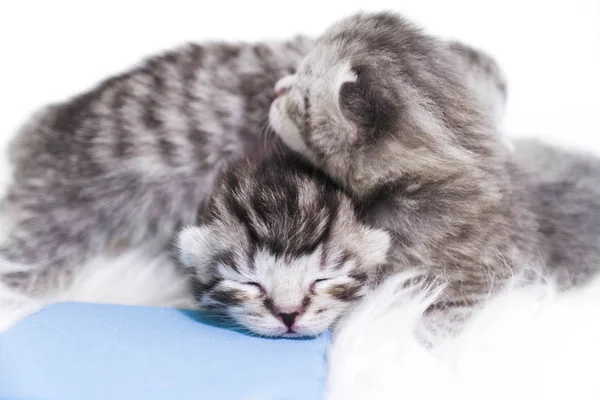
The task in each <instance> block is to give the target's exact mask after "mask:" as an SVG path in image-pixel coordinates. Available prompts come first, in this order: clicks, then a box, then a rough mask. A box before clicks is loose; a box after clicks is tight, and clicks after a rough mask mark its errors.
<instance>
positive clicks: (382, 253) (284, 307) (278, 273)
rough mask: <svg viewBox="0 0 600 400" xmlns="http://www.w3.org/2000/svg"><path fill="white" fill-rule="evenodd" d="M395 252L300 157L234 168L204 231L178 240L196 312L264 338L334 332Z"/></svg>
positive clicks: (224, 178)
mask: <svg viewBox="0 0 600 400" xmlns="http://www.w3.org/2000/svg"><path fill="white" fill-rule="evenodd" d="M389 244H390V238H389V235H388V234H387V233H385V232H383V231H381V230H376V229H371V228H369V227H367V226H365V225H363V224H362V223H360V222H358V220H357V218H356V215H355V209H354V204H353V202H352V201H351V199H350V197H349V196H348V195H346V194H345V193H344V192H343V191H342V190H341V189H340V188H338V187H337V186H336V185H334V184H333V182H331V181H330V180H329V179H328V178H327V177H325V176H324V175H323V174H322V173H320V172H319V171H317V170H315V169H314V168H312V167H310V166H309V165H307V164H305V163H303V162H300V160H297V157H285V158H280V157H271V158H267V159H263V160H261V161H258V162H257V161H247V160H244V161H242V162H238V163H235V164H234V165H232V166H231V167H230V168H228V169H227V170H226V171H225V172H224V173H223V174H222V175H221V177H220V178H219V179H218V181H217V184H216V189H215V192H214V194H213V196H212V198H211V201H210V204H209V206H208V207H207V209H205V210H204V211H203V215H202V216H201V217H200V220H199V221H198V224H197V225H192V226H188V227H186V228H184V229H183V230H182V231H181V232H180V233H179V235H178V237H177V241H176V245H177V248H178V250H179V251H178V254H179V260H180V261H181V263H182V264H183V265H184V266H185V267H187V268H188V269H189V271H190V272H191V276H192V279H193V282H194V287H195V290H196V298H197V299H198V302H199V304H200V305H201V306H202V307H204V308H207V309H214V310H218V311H220V312H222V313H224V314H226V315H228V316H230V317H231V318H233V319H234V320H236V321H237V322H238V323H240V324H242V325H243V326H245V327H246V328H248V329H250V330H251V331H253V332H256V333H259V334H262V335H268V336H311V335H316V334H318V333H321V332H322V331H324V330H326V329H328V328H330V327H331V326H332V325H333V324H334V323H335V322H336V321H337V320H338V319H339V317H340V316H341V315H342V313H343V312H344V311H345V310H346V309H347V308H348V307H349V306H350V305H351V304H352V303H354V302H355V301H357V300H358V299H360V298H361V297H362V296H364V295H365V294H366V293H368V291H369V288H371V287H373V285H374V284H375V283H376V282H377V280H378V278H379V276H380V275H381V273H382V265H383V264H384V263H385V262H386V259H387V254H388V250H389ZM286 321H287V326H286Z"/></svg>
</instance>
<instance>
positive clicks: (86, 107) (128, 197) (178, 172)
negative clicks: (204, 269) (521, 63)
mask: <svg viewBox="0 0 600 400" xmlns="http://www.w3.org/2000/svg"><path fill="white" fill-rule="evenodd" d="M312 46H313V42H312V41H311V40H309V39H306V38H302V37H298V38H295V39H293V40H290V41H287V42H280V43H260V44H220V43H212V44H203V45H197V44H193V45H188V46H184V47H182V48H179V49H176V50H174V51H171V52H168V53H166V54H163V55H160V56H157V57H154V58H151V59H149V60H147V61H146V62H145V63H143V64H142V65H141V66H139V67H138V68H135V69H133V70H131V71H129V72H126V73H124V74H122V75H119V76H116V77H113V78H111V79H108V80H106V81H104V82H103V83H101V84H100V85H99V86H98V87H96V88H95V89H93V90H91V91H89V92H87V93H84V94H82V95H79V96H77V97H75V98H73V99H71V100H68V101H66V102H64V103H61V104H54V105H50V106H48V107H46V108H44V109H43V110H41V111H40V112H38V113H37V115H35V116H34V117H33V118H32V119H31V121H30V122H29V123H28V124H27V125H26V126H25V127H23V129H22V131H21V132H20V134H19V135H18V137H17V138H16V140H15V141H14V143H13V144H12V149H11V156H12V162H13V164H14V171H15V172H14V183H13V185H12V187H10V188H9V192H8V197H7V199H6V201H5V204H4V210H5V213H6V215H9V216H10V218H11V219H12V223H13V226H14V229H13V230H12V231H11V234H10V236H9V237H8V239H7V240H5V241H3V242H2V243H1V244H0V260H3V261H0V264H2V265H0V268H2V267H4V268H3V271H4V272H6V271H8V270H13V271H19V270H24V269H28V270H33V271H43V270H44V269H46V268H49V267H67V266H73V265H75V264H78V263H80V262H82V261H84V260H85V259H86V258H87V257H88V256H90V255H93V254H95V253H98V252H100V251H102V250H104V249H106V248H108V247H110V248H119V247H122V246H128V245H134V244H137V243H139V242H141V241H144V240H148V239H150V238H152V239H156V240H157V241H158V243H159V244H158V245H160V246H162V245H166V244H168V242H169V241H170V239H171V238H172V236H173V234H174V232H175V231H176V229H177V227H178V226H180V225H182V224H188V223H192V222H193V221H194V216H195V213H196V208H197V206H198V204H201V203H202V202H203V201H204V200H205V199H206V198H207V197H208V196H209V195H210V193H211V191H212V184H213V181H214V178H215V176H216V174H217V172H218V171H219V169H220V168H221V167H222V166H223V165H224V164H226V163H227V162H228V161H231V160H234V159H236V158H239V157H240V156H242V155H244V154H249V153H252V154H256V153H258V154H268V153H270V152H271V151H272V149H273V147H276V143H277V142H276V140H277V139H276V137H273V138H268V137H265V136H261V132H263V128H264V129H266V128H267V127H266V124H267V116H268V110H269V106H270V102H271V100H272V87H273V86H274V84H275V82H276V81H277V80H278V79H279V78H281V77H282V76H284V75H288V74H290V73H293V72H294V71H295V68H296V66H297V65H298V63H299V62H300V60H301V59H302V57H303V56H304V55H306V54H307V53H308V51H309V49H310V48H312ZM453 54H454V56H455V57H457V59H462V60H463V61H464V62H465V63H466V64H467V65H468V64H469V63H471V62H479V61H478V59H476V58H473V57H470V56H469V57H465V53H464V52H463V51H454V53H453ZM476 76H477V77H481V78H482V79H484V80H487V79H488V78H489V77H486V76H484V75H481V74H477V75H476ZM475 80H477V79H475ZM482 84H483V85H486V86H487V85H489V84H488V83H487V82H482ZM1 272H2V270H1V269H0V273H1ZM27 276H28V275H27V274H23V273H21V274H12V275H11V279H10V282H11V283H12V284H13V285H19V284H20V282H21V281H27V280H26V279H24V277H27ZM21 284H24V283H23V282H21Z"/></svg>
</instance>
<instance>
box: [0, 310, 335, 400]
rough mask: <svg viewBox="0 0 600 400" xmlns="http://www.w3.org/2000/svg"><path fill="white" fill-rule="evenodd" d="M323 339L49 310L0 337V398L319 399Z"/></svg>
mask: <svg viewBox="0 0 600 400" xmlns="http://www.w3.org/2000/svg"><path fill="white" fill-rule="evenodd" d="M328 342H329V336H328V335H322V336H320V337H318V338H316V339H310V340H293V339H266V338H259V337H253V336H249V335H246V334H243V333H241V332H236V331H233V330H229V329H225V328H223V327H220V326H218V324H216V325H215V323H214V321H211V320H210V318H207V317H206V316H205V315H204V314H200V313H197V312H191V311H182V310H175V309H167V308H154V307H130V306H114V305H98V304H76V303H64V304H56V305H53V306H50V307H48V308H46V309H44V310H42V311H41V312H39V313H37V314H34V315H32V316H30V317H29V318H27V319H25V320H24V321H22V322H20V323H19V324H17V325H16V326H14V327H13V328H11V329H9V330H8V331H6V332H5V333H3V334H0V399H11V400H12V399H60V400H70V399H77V400H95V399H102V400H106V399H110V400H120V399H128V400H129V399H143V400H152V399H160V400H165V399H177V400H185V399H194V400H242V399H243V400H255V399H256V400H300V399H302V400H312V399H314V400H317V399H320V398H322V391H323V386H324V380H325V351H326V347H327V344H328Z"/></svg>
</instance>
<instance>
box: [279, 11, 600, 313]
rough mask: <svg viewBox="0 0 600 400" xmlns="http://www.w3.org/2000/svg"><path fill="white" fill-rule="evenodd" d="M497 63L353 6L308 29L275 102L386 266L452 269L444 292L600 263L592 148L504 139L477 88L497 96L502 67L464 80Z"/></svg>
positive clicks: (481, 290) (473, 290)
mask: <svg viewBox="0 0 600 400" xmlns="http://www.w3.org/2000/svg"><path fill="white" fill-rule="evenodd" d="M456 52H461V53H463V54H464V55H465V57H466V58H467V59H472V60H473V63H474V64H478V67H477V68H466V67H465V63H464V62H461V61H460V60H458V59H457V58H456V57H455V55H456ZM463 61H464V59H463ZM496 72H497V69H496V68H495V65H494V64H493V60H491V59H489V58H486V57H480V56H478V55H477V53H476V52H473V51H471V50H469V49H465V48H464V47H463V46H457V45H456V44H452V45H450V46H449V45H448V43H446V42H443V41H441V40H439V39H437V38H435V37H433V36H430V35H428V34H426V33H424V32H423V31H422V30H421V29H420V28H419V27H416V26H415V25H413V24H412V23H411V22H409V21H407V20H406V19H404V18H403V17H401V16H399V15H396V14H393V13H361V14H357V15H354V16H351V17H349V18H346V19H344V20H342V21H340V22H339V23H337V24H335V25H334V26H333V27H331V28H330V29H329V30H328V31H327V32H326V33H325V34H324V35H322V36H321V38H319V39H318V40H317V44H316V46H315V48H314V49H313V50H311V52H310V53H309V54H308V55H307V56H306V57H305V59H304V60H303V61H302V63H301V64H300V66H299V68H298V71H297V73H296V74H295V75H294V76H293V77H286V78H283V79H282V80H281V81H280V82H279V83H278V84H277V85H276V88H277V91H278V93H282V94H281V95H280V96H279V97H278V98H277V100H276V101H275V102H274V103H273V105H272V107H271V111H270V117H271V118H270V120H271V125H272V126H273V127H274V129H275V131H276V132H277V133H278V134H279V135H280V137H281V138H282V139H283V140H284V141H285V142H286V144H287V145H288V146H289V147H290V148H293V149H294V150H296V151H297V152H300V153H302V154H304V155H305V156H306V157H307V158H308V159H309V160H311V161H312V162H313V163H314V164H315V165H317V166H318V167H319V168H321V169H322V170H323V171H325V172H326V173H327V174H328V175H329V176H330V177H332V178H333V179H334V180H336V181H337V182H339V183H340V184H341V185H343V186H344V187H345V188H346V189H347V190H348V191H349V192H351V193H352V194H353V195H354V198H355V200H356V201H358V202H359V203H360V204H361V206H362V210H363V212H364V218H365V221H366V222H367V223H369V224H370V225H372V226H374V227H377V228H382V229H386V230H387V231H389V232H390V233H391V235H392V237H393V246H392V247H393V248H392V250H391V256H390V261H391V263H392V266H393V269H394V270H397V271H403V270H406V269H410V268H419V269H421V270H422V271H424V273H425V274H427V275H429V276H431V277H432V278H433V279H439V278H442V279H444V280H447V281H448V286H447V290H446V292H445V297H444V299H443V301H445V302H447V303H449V304H453V303H457V304H460V303H462V302H471V301H477V300H481V299H483V298H485V297H486V296H488V295H489V293H490V292H491V291H494V290H497V289H498V288H500V287H502V284H503V283H504V282H506V281H507V280H508V279H510V278H511V277H512V276H513V275H514V274H516V273H518V268H520V266H522V265H536V266H540V267H541V268H545V269H547V270H548V272H549V273H551V274H554V275H558V277H559V280H560V282H561V285H563V286H565V287H569V286H571V285H572V284H579V283H581V282H585V281H586V280H587V279H588V278H589V276H590V274H592V273H595V272H596V271H598V266H599V265H600V213H598V209H600V190H599V189H598V188H599V187H600V186H599V182H600V160H598V159H594V158H592V157H585V156H582V155H577V154H572V153H568V152H566V151H560V150H558V149H551V148H548V147H545V146H541V145H540V144H536V143H528V144H524V143H523V144H517V146H516V147H515V149H514V152H510V151H508V149H507V148H506V146H504V145H503V143H502V142H501V138H500V135H498V134H497V133H498V130H497V128H498V127H497V122H498V121H497V119H498V113H497V112H495V111H494V110H498V107H496V106H494V104H498V103H497V102H495V101H484V100H483V99H482V98H481V96H482V95H483V96H484V97H485V93H497V94H498V93H499V94H500V95H501V97H502V100H501V102H500V104H502V103H503V101H504V100H503V98H504V96H505V85H504V82H503V79H502V78H501V76H500V75H498V79H493V80H492V82H491V83H490V84H488V85H486V86H485V87H487V88H491V89H492V90H487V89H485V88H482V90H477V88H476V86H477V85H476V84H474V82H475V81H476V79H475V81H474V79H473V78H474V76H486V75H488V76H492V77H493V76H494V75H495V73H496ZM469 74H471V75H469ZM307 98H308V99H307ZM307 105H308V107H307ZM519 147H520V148H519Z"/></svg>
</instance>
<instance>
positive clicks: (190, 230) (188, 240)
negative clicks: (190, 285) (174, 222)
mask: <svg viewBox="0 0 600 400" xmlns="http://www.w3.org/2000/svg"><path fill="white" fill-rule="evenodd" d="M215 239H216V238H215V236H214V235H213V234H212V232H211V229H210V228H209V227H208V226H188V227H186V228H184V229H182V230H181V231H180V232H179V234H178V235H177V238H176V239H175V246H176V248H177V250H178V251H177V257H178V259H179V262H180V263H181V264H182V265H184V266H185V267H186V268H193V269H197V268H205V267H206V266H207V265H208V264H209V262H210V260H211V258H212V256H213V255H214V254H215V253H216V252H217V251H218V250H219V246H218V242H217V240H215Z"/></svg>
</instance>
